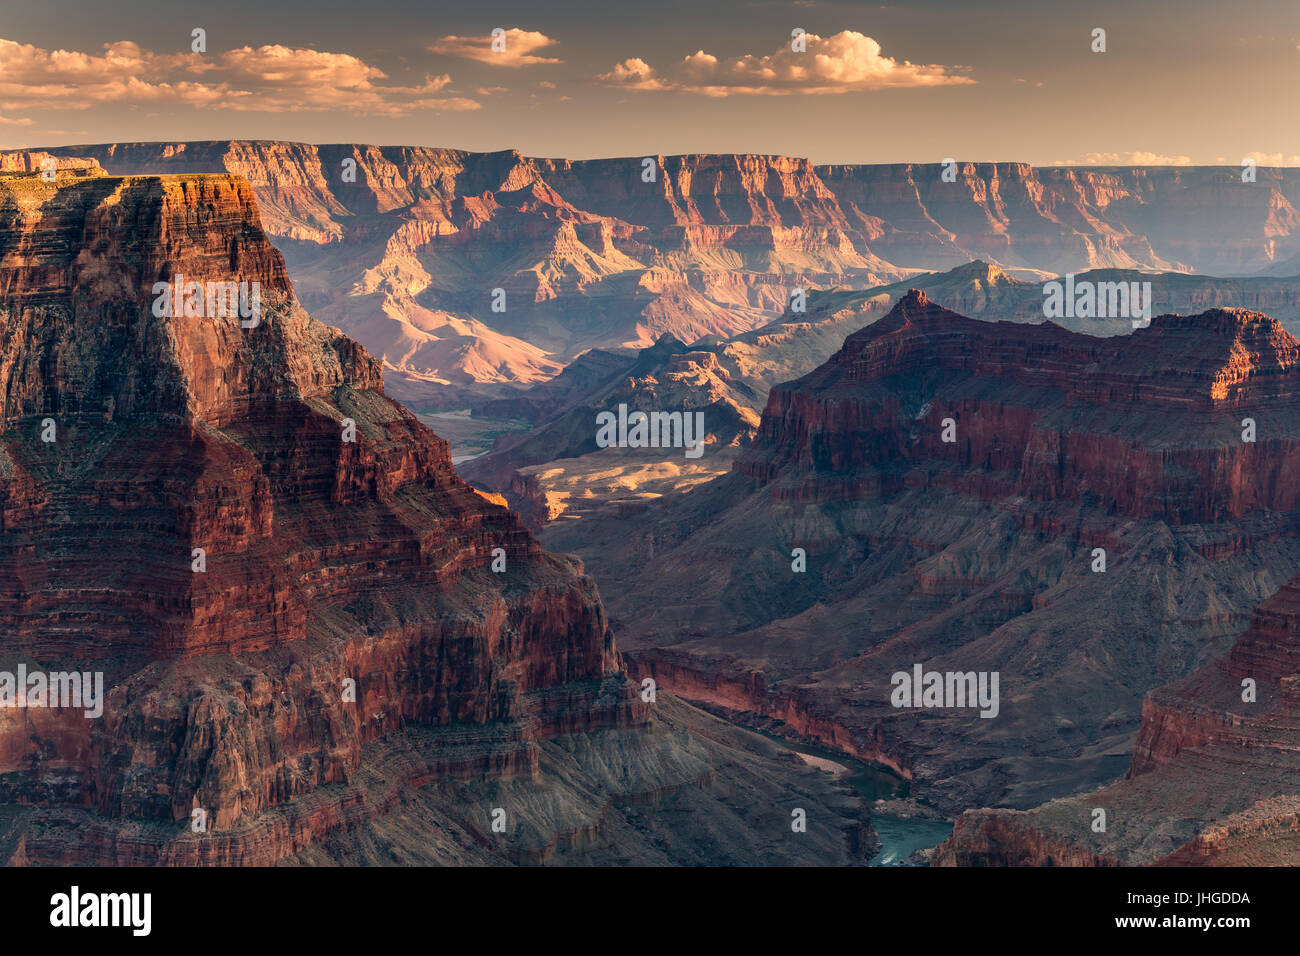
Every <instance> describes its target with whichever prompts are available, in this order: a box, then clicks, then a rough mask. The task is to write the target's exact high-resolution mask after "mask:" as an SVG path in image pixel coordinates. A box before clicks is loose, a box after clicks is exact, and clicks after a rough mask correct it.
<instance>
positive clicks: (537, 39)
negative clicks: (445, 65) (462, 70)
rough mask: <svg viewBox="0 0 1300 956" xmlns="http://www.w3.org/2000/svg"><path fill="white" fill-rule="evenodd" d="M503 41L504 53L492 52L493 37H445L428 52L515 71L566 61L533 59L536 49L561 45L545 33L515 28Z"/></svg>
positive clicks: (505, 34)
mask: <svg viewBox="0 0 1300 956" xmlns="http://www.w3.org/2000/svg"><path fill="white" fill-rule="evenodd" d="M500 39H502V40H504V41H505V49H504V50H494V49H492V41H493V37H492V36H477V37H457V36H448V37H443V38H442V39H441V40H439V41H438V42H437V43H435V44H433V45H432V46H430V47H429V50H430V52H432V53H441V54H443V55H445V56H458V57H460V58H462V59H466V60H477V61H478V62H480V63H490V64H491V65H492V66H505V67H510V68H512V69H517V68H519V67H521V66H537V65H538V64H542V63H563V62H564V61H563V60H553V59H549V58H547V57H541V56H533V51H534V50H540V49H542V48H543V47H548V46H552V45H554V44H555V43H556V42H558V41H556V40H553V39H551V38H550V37H548V36H547V35H546V34H544V33H537V32H532V31H528V30H520V29H518V28H515V27H512V28H511V29H509V30H506V31H505V33H504V35H503V36H502V37H501V38H500ZM498 45H500V44H498Z"/></svg>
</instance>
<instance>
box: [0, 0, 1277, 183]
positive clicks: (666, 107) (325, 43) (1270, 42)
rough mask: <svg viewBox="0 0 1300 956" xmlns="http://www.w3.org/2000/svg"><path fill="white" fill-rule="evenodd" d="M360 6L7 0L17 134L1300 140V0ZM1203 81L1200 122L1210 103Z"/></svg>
mask: <svg viewBox="0 0 1300 956" xmlns="http://www.w3.org/2000/svg"><path fill="white" fill-rule="evenodd" d="M356 14H357V10H356V8H355V6H353V5H351V4H346V3H343V2H341V0H325V2H322V3H315V4H312V6H311V7H310V8H307V7H305V6H302V5H299V4H289V5H287V6H284V7H277V8H274V9H266V8H265V6H264V5H259V4H255V3H251V2H249V0H235V2H233V3H231V4H230V5H228V6H227V7H226V8H225V9H224V10H223V11H222V12H221V14H220V19H216V18H215V17H214V14H213V12H212V11H211V10H210V9H207V8H204V7H203V6H201V5H199V4H194V3H178V4H172V5H169V6H168V7H167V8H165V9H162V10H154V9H152V8H150V7H147V6H146V5H145V4H143V3H140V2H139V0H135V2H127V3H125V4H123V5H121V6H118V7H116V8H114V9H113V10H109V9H107V8H103V9H97V10H93V11H85V10H80V9H77V8H76V4H74V3H70V2H68V0H53V2H50V3H47V4H43V5H41V6H39V7H32V8H29V9H23V10H18V11H13V12H10V13H7V14H5V15H4V16H3V17H0V148H6V149H14V148H25V147H34V146H68V145H85V144H93V143H110V142H180V141H191V142H192V141H200V140H225V139H244V140H246V139H257V140H280V141H295V142H307V143H340V142H346V143H373V144H386V145H407V146H411V145H425V146H434V147H439V148H455V149H464V150H467V151H471V152H495V151H499V150H504V149H517V150H519V152H521V153H523V154H524V155H528V156H536V157H547V158H552V157H553V158H564V159H597V158H616V157H634V156H648V155H692V154H707V153H744V154H758V155H780V156H794V157H806V158H808V159H810V160H811V161H812V162H814V163H815V164H818V165H825V164H848V163H852V164H855V165H858V164H861V165H878V164H894V163H900V162H911V163H938V162H941V161H942V160H943V159H945V158H949V157H951V158H954V159H957V160H958V161H962V162H1019V163H1027V164H1029V165H1033V166H1040V167H1042V166H1055V165H1081V166H1091V167H1104V166H1131V165H1180V166H1217V165H1238V164H1240V162H1241V161H1242V159H1243V158H1247V157H1249V158H1251V159H1254V160H1255V161H1256V162H1257V163H1258V164H1259V165H1262V166H1295V165H1300V129H1297V127H1296V124H1294V123H1291V122H1287V121H1286V116H1287V115H1288V114H1292V115H1293V114H1294V112H1295V111H1294V107H1292V108H1291V109H1290V110H1286V109H1280V108H1281V107H1283V106H1284V102H1285V101H1284V99H1283V96H1284V91H1285V90H1286V89H1287V87H1288V85H1289V84H1288V83H1287V79H1288V78H1289V79H1290V80H1292V81H1293V83H1294V81H1295V80H1300V6H1297V5H1295V4H1291V3H1286V2H1283V0H1253V2H1236V3H1225V4H1214V3H1210V2H1194V3H1176V2H1171V0H1158V2H1153V3H1148V4H1143V5H1141V6H1140V7H1138V6H1135V5H1132V4H1126V3H1121V2H1103V3H1098V4H1094V5H1092V7H1091V8H1090V9H1088V10H1086V11H1085V10H1081V9H1078V8H1076V7H1073V6H1070V5H1067V4H1065V3H1055V4H1046V5H1044V4H1041V3H1029V2H1027V0H998V2H995V3H991V4H986V5H981V6H980V7H979V8H978V9H976V8H971V7H969V6H968V5H963V4H960V3H955V2H951V0H909V2H907V3H901V4H899V3H895V4H879V5H863V4H853V3H842V2H829V0H797V2H795V3H792V4H784V3H765V2H760V3H750V4H743V3H738V2H725V3H720V4H715V5H709V6H701V5H699V4H692V3H687V2H683V0H669V2H666V3H659V4H655V5H653V6H645V7H642V6H639V5H620V6H617V7H594V6H592V5H590V4H586V3H580V2H576V0H569V2H559V3H556V4H553V5H552V6H551V7H550V8H548V9H546V10H540V9H538V8H536V7H535V6H533V5H530V4H526V3H522V2H515V0H510V2H501V3H493V4H486V5H478V6H476V7H475V8H474V9H473V10H468V11H467V10H464V9H463V8H459V7H457V8H452V7H450V5H445V9H444V5H435V6H434V7H433V8H428V7H421V6H420V5H417V4H414V3H411V2H409V0H376V2H374V3H371V4H368V5H367V8H366V14H367V15H366V17H365V18H364V19H363V20H358V19H357V17H356ZM251 24H256V25H257V26H256V29H253V28H251V27H250V26H249V25H251ZM1265 24H1267V27H1265ZM494 29H499V30H500V31H502V34H501V40H502V41H503V43H504V50H502V49H499V48H498V49H496V50H494V49H493V48H492V46H491V44H492V31H493V30H494ZM1097 29H1102V30H1105V51H1104V52H1094V50H1093V47H1094V46H1095V45H1096V42H1095V39H1094V36H1093V34H1094V31H1095V30H1097ZM196 30H202V31H204V32H203V34H202V35H201V40H202V42H201V43H200V42H199V41H198V39H197V38H196V37H195V31H196ZM796 30H802V31H805V32H804V38H803V41H802V42H803V49H801V50H796V49H794V46H795V45H796V39H797V38H792V34H794V32H795V31H796ZM196 47H201V48H202V49H201V50H196V49H195V48H196ZM1191 106H1194V107H1195V109H1196V111H1197V114H1198V116H1199V117H1200V119H1201V121H1200V122H1197V123H1191V124H1189V123H1187V122H1186V116H1187V110H1188V108H1189V107H1191Z"/></svg>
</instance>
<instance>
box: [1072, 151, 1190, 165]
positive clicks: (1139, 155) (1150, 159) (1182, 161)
mask: <svg viewBox="0 0 1300 956" xmlns="http://www.w3.org/2000/svg"><path fill="white" fill-rule="evenodd" d="M1052 165H1053V166H1191V165H1192V158H1191V157H1190V156H1166V155H1164V154H1163V153H1150V152H1145V151H1143V150H1136V151H1134V152H1128V153H1084V155H1083V159H1059V160H1057V161H1056V162H1054V163H1052Z"/></svg>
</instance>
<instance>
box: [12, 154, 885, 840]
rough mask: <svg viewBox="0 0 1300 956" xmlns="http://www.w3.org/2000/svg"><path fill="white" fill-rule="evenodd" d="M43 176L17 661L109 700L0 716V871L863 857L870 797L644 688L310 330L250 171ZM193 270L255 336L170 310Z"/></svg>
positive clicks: (33, 238)
mask: <svg viewBox="0 0 1300 956" xmlns="http://www.w3.org/2000/svg"><path fill="white" fill-rule="evenodd" d="M38 158H39V157H38ZM40 168H41V165H40V163H39V162H34V163H33V162H32V161H30V160H28V161H24V162H17V161H15V162H13V163H12V164H11V165H10V166H8V167H7V169H9V170H10V171H9V172H7V173H5V174H3V175H0V418H2V419H3V421H4V430H3V432H2V433H0V529H2V530H3V534H0V622H2V625H3V636H4V641H3V647H2V648H0V665H2V666H0V669H7V670H9V671H14V670H16V669H17V665H18V664H20V663H21V664H24V665H26V666H27V667H28V669H29V670H33V669H40V668H45V669H49V670H94V671H100V672H102V673H104V675H105V679H106V685H107V694H106V697H107V700H106V702H105V707H104V713H103V716H102V718H100V719H97V720H90V719H86V718H85V717H84V716H83V715H82V713H81V712H80V711H76V712H70V711H67V710H60V709H55V708H50V709H33V708H16V709H15V708H3V709H0V800H2V801H3V802H4V803H5V804H6V813H5V814H4V817H3V825H2V827H0V829H2V831H3V832H2V834H0V850H2V851H3V857H4V859H5V860H6V861H8V862H10V863H14V864H65V865H66V864H97V865H138V864H170V865H199V864H202V865H214V864H216V865H234V864H238V865H266V864H272V863H286V864H292V863H299V864H322V863H333V864H340V863H342V864H355V863H389V864H392V863H479V864H510V863H566V862H579V863H581V862H601V861H604V862H638V863H691V862H715V863H735V864H739V863H756V862H765V863H803V864H808V863H814V862H816V863H836V864H845V863H853V862H860V861H862V860H864V859H865V858H866V857H867V856H869V855H870V852H871V850H872V848H873V846H874V836H873V834H872V832H871V829H870V824H869V821H868V818H867V814H866V810H865V807H864V806H863V804H862V801H861V799H860V798H859V797H858V796H857V795H856V794H854V793H853V792H852V791H851V790H850V789H849V788H848V787H846V786H844V785H842V784H840V783H837V782H836V781H835V780H833V779H832V778H831V777H830V776H829V775H827V774H823V773H821V772H820V771H818V770H816V769H813V768H809V767H807V766H806V765H804V764H803V762H802V761H800V760H799V759H798V758H797V757H796V756H795V755H794V754H793V753H791V752H790V751H789V750H787V749H785V748H782V747H780V746H778V745H776V744H774V743H771V742H770V741H766V740H764V739H763V738H761V737H757V736H755V735H753V734H749V733H747V732H745V731H742V730H739V729H737V728H735V727H732V726H729V725H727V724H724V723H722V722H720V721H718V720H716V719H715V718H712V717H710V716H708V715H707V714H704V713H702V712H700V711H698V710H696V709H694V708H692V707H689V706H687V705H686V704H684V703H682V702H681V701H679V700H676V699H674V698H673V697H672V696H671V695H670V694H668V693H663V694H660V695H659V696H658V697H655V696H654V695H651V696H650V697H649V698H647V697H646V696H644V695H643V693H642V692H641V690H640V688H639V687H638V686H637V685H635V684H632V683H631V682H629V680H628V678H627V675H626V673H625V666H624V663H623V660H622V657H621V654H620V652H619V650H618V648H617V647H616V645H615V642H614V633H613V631H612V629H611V628H610V627H609V624H608V620H607V617H606V613H605V610H604V607H603V604H602V602H601V600H600V596H599V594H598V592H597V589H596V586H595V583H594V582H593V580H592V579H591V577H590V576H589V575H588V574H587V573H586V572H585V570H584V568H583V567H582V565H581V564H580V563H579V562H578V561H577V560H576V559H574V558H572V557H565V556H559V555H555V554H551V553H548V552H547V551H545V550H543V549H542V547H541V546H540V545H539V544H538V542H537V541H536V540H535V538H534V537H533V536H532V535H530V534H529V533H528V531H527V530H526V528H525V527H524V526H523V524H522V523H521V522H520V521H519V519H518V518H517V517H516V516H515V515H514V514H512V513H511V512H510V511H508V510H507V509H505V508H503V507H501V506H500V505H499V504H495V503H493V502H492V501H490V500H489V499H488V497H485V496H483V495H481V494H478V493H476V492H475V491H474V489H472V488H471V487H470V486H468V485H467V484H466V483H465V482H464V481H462V480H461V479H460V477H459V476H458V475H457V474H456V472H455V469H454V468H453V467H452V465H451V461H450V457H449V452H448V446H447V443H446V442H445V441H443V440H442V439H441V438H439V437H438V436H436V435H435V434H434V433H432V432H431V431H430V430H429V429H427V428H426V427H424V426H423V425H421V424H420V422H419V421H418V420H417V419H416V418H415V416H414V415H413V414H412V413H411V412H409V411H408V410H407V409H405V408H404V407H403V406H401V405H399V404H397V403H396V402H394V401H392V400H391V399H390V398H388V397H387V396H386V394H385V389H384V383H383V379H382V366H381V363H380V362H379V361H377V360H376V359H374V358H372V357H371V356H370V354H369V353H368V352H367V350H366V349H365V348H364V347H363V346H361V345H359V344H358V343H356V342H355V341H353V340H352V339H350V338H348V337H347V336H345V335H344V334H342V333H341V332H340V331H339V330H337V329H334V328H331V327H328V326H326V325H323V324H322V323H320V322H318V321H317V320H316V319H314V318H313V317H312V316H311V315H310V314H309V313H308V312H307V311H306V310H305V309H304V308H303V306H302V305H301V303H300V302H299V301H298V298H297V296H296V294H295V290H294V286H293V284H292V283H291V281H290V279H289V274H288V272H287V270H286V267H285V260H284V257H283V256H282V255H281V254H280V252H279V251H278V250H277V249H276V248H275V247H274V246H273V245H272V244H271V243H270V241H269V240H268V237H267V235H266V234H265V232H264V231H263V229H262V227H261V223H260V216H259V203H258V200H257V198H256V196H255V194H254V191H253V190H252V189H251V188H250V186H249V184H248V182H247V181H246V180H244V179H243V178H241V177H240V176H237V175H232V174H227V173H220V174H197V173H193V174H192V173H187V174H181V175H139V176H134V175H133V176H116V175H108V174H106V173H105V172H104V170H103V169H99V168H93V167H90V166H88V165H85V164H82V165H78V166H77V167H76V168H72V167H70V168H68V169H64V170H59V171H58V172H57V174H56V175H55V176H54V177H53V179H46V178H45V177H43V176H42V175H41V173H39V172H36V171H35V170H37V169H40ZM176 274H183V275H184V276H186V277H187V278H189V279H193V280H195V281H200V282H203V281H209V280H210V281H223V282H230V281H234V282H249V283H252V282H257V283H258V284H259V286H260V289H261V292H262V314H261V320H260V321H259V322H258V323H256V324H255V325H254V326H253V327H243V326H242V325H241V323H240V320H239V318H238V317H237V316H228V315H219V316H214V317H193V316H187V315H186V314H184V313H183V312H182V313H181V314H178V315H173V314H170V313H164V314H163V315H161V316H159V315H156V314H154V312H153V310H152V308H151V302H152V292H151V290H152V288H153V286H154V284H155V283H156V282H159V281H163V282H166V281H170V279H171V278H172V277H174V276H175V275H176ZM498 561H500V562H503V563H502V564H501V565H500V567H501V570H500V571H499V572H498V571H496V570H493V568H494V566H495V565H497V563H498ZM739 795H743V796H739ZM795 807H797V808H802V809H803V810H805V811H806V813H807V817H808V820H809V826H808V829H807V831H806V832H803V833H794V832H792V830H791V826H790V816H791V812H792V808H795ZM498 810H500V811H502V813H503V814H504V816H503V817H502V818H501V819H503V820H504V821H505V823H504V826H503V828H502V829H501V830H498V829H497V827H496V825H495V824H496V823H497V820H498V814H497V811H498Z"/></svg>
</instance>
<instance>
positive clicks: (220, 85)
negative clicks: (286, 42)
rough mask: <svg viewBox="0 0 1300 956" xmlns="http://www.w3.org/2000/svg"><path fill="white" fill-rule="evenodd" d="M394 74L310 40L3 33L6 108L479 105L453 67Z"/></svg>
mask: <svg viewBox="0 0 1300 956" xmlns="http://www.w3.org/2000/svg"><path fill="white" fill-rule="evenodd" d="M387 79H388V77H387V76H386V75H385V74H384V72H383V71H382V70H380V69H379V68H378V67H374V66H370V65H369V64H367V63H365V62H364V61H362V60H359V59H358V58H356V57H354V56H352V55H351V54H347V53H329V52H324V51H320V50H309V49H305V48H300V47H286V46H279V45H267V46H260V47H247V46H245V47H240V48H238V49H235V50H227V51H225V52H223V53H216V54H213V55H211V56H204V55H203V54H199V53H176V54H158V53H153V52H150V51H148V50H145V49H143V48H141V47H140V46H139V45H138V44H135V43H132V42H129V41H122V42H118V43H108V44H105V45H104V47H103V53H101V54H93V53H81V52H77V51H70V50H44V49H41V48H40V47H36V46H33V45H31V44H25V43H17V42H15V41H13V40H4V39H0V110H5V111H9V112H13V111H18V110H49V109H55V110H86V109H91V108H93V107H95V106H99V105H102V104H106V103H113V104H121V105H126V106H141V105H148V106H159V105H171V106H196V107H206V108H209V109H224V110H240V111H260V112H300V111H322V110H334V111H343V112H350V113H356V114H367V115H377V116H405V115H407V114H408V113H411V112H414V111H416V110H435V111H442V110H472V109H478V108H479V103H478V102H477V101H475V100H472V99H466V98H464V97H457V96H447V95H443V93H442V91H443V90H444V88H446V87H447V86H448V85H449V84H450V83H451V77H450V76H448V75H446V74H444V75H441V76H432V75H431V76H426V77H425V78H424V81H423V82H422V83H419V84H417V85H414V86H400V85H396V84H392V85H390V84H387V83H384V82H382V81H386V80H387Z"/></svg>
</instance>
